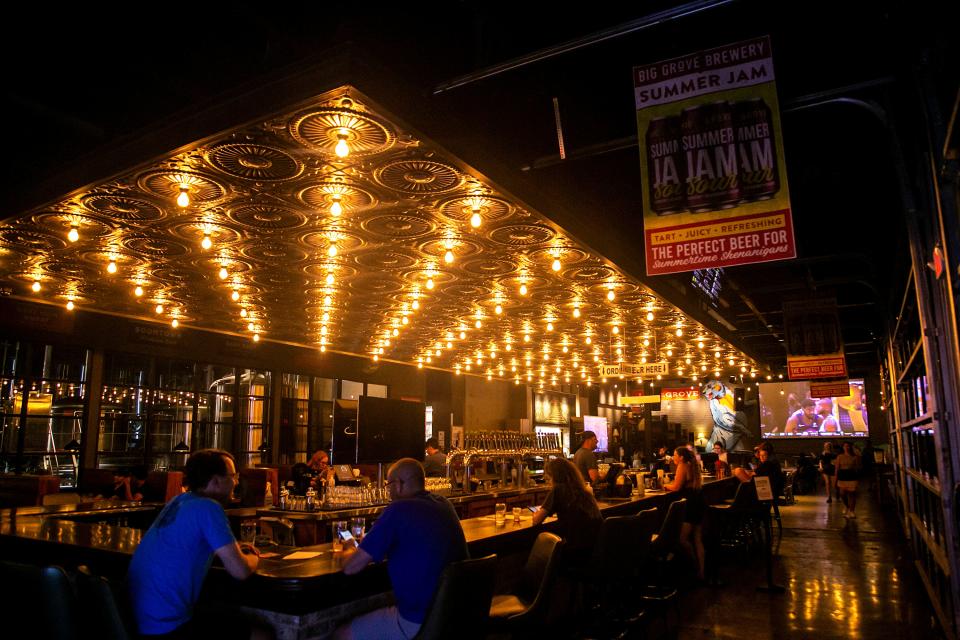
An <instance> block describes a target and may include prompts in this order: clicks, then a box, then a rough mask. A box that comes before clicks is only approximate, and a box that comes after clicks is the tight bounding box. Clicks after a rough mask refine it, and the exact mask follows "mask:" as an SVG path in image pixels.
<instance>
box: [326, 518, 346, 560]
mask: <svg viewBox="0 0 960 640" xmlns="http://www.w3.org/2000/svg"><path fill="white" fill-rule="evenodd" d="M331 527H332V528H333V537H332V538H331V539H330V542H331V544H332V546H333V552H334V553H340V552H341V551H343V539H342V538H341V537H340V532H341V531H349V529H347V521H346V520H337V521H335V522H334V523H333V524H332V525H331Z"/></svg>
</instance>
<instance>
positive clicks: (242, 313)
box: [240, 309, 247, 318]
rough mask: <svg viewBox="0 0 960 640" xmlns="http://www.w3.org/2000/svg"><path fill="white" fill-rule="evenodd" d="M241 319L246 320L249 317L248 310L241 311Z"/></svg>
mask: <svg viewBox="0 0 960 640" xmlns="http://www.w3.org/2000/svg"><path fill="white" fill-rule="evenodd" d="M240 317H241V318H246V317H247V310H246V309H240Z"/></svg>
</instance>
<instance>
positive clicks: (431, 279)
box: [427, 278, 433, 289]
mask: <svg viewBox="0 0 960 640" xmlns="http://www.w3.org/2000/svg"><path fill="white" fill-rule="evenodd" d="M427 289H433V278H427Z"/></svg>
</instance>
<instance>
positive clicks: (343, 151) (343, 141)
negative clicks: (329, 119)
mask: <svg viewBox="0 0 960 640" xmlns="http://www.w3.org/2000/svg"><path fill="white" fill-rule="evenodd" d="M333 152H334V153H336V154H337V157H338V158H346V157H347V156H348V155H350V145H348V144H347V130H346V129H340V132H339V133H338V134H337V145H336V146H335V147H334V148H333Z"/></svg>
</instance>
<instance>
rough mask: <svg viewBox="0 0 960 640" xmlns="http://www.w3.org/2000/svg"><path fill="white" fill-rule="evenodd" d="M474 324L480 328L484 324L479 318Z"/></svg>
mask: <svg viewBox="0 0 960 640" xmlns="http://www.w3.org/2000/svg"><path fill="white" fill-rule="evenodd" d="M473 326H474V327H476V328H477V329H479V328H480V327H482V326H483V323H482V322H480V321H479V320H477V321H476V322H474V323H473Z"/></svg>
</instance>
